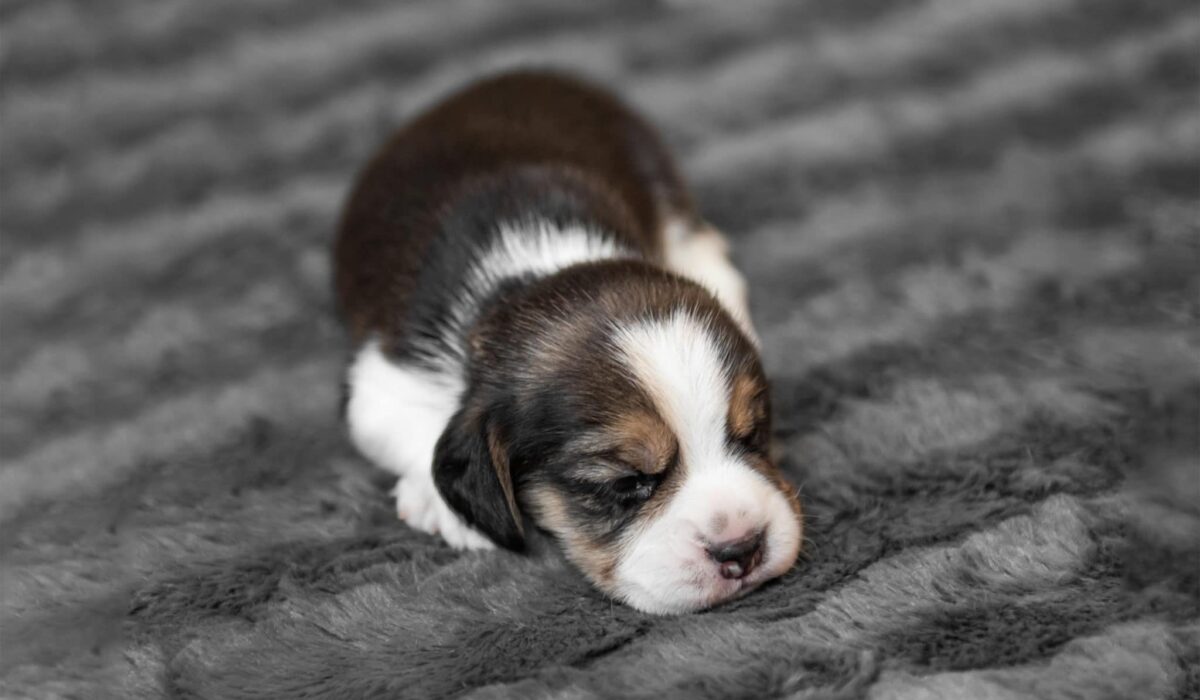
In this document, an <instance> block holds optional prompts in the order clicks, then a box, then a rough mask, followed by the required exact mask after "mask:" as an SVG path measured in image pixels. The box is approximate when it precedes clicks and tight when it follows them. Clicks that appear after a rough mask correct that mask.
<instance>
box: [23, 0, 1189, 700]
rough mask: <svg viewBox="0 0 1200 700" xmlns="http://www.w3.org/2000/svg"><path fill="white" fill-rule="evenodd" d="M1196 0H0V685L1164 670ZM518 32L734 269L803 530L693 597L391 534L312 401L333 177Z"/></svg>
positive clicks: (618, 686)
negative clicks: (647, 141)
mask: <svg viewBox="0 0 1200 700" xmlns="http://www.w3.org/2000/svg"><path fill="white" fill-rule="evenodd" d="M1197 9H1198V8H1197V7H1196V6H1195V4H1194V3H1192V2H1188V1H1187V0H1086V1H1084V0H903V1H900V2H897V1H892V2H883V1H882V0H856V1H853V2H849V1H847V0H747V1H746V2H717V1H716V0H711V1H703V0H694V1H685V0H679V1H678V2H672V3H666V4H655V3H650V2H643V1H639V0H624V1H621V2H579V3H567V2H557V1H555V0H521V1H519V2H512V1H510V2H504V3H499V2H491V1H489V0H438V1H436V2H435V1H432V0H431V1H429V2H420V3H415V2H408V3H396V2H385V1H383V0H341V1H340V2H319V1H317V0H264V1H261V2H244V1H243V0H206V1H205V2H163V1H162V0H109V1H108V2H103V3H101V2H68V1H66V0H2V1H0V27H2V32H3V40H2V41H0V80H2V81H3V85H2V91H0V157H2V158H3V164H2V172H0V178H2V187H0V233H2V236H3V238H2V244H0V328H2V329H3V330H2V333H3V342H2V343H0V382H2V386H0V402H2V408H3V411H2V413H0V443H2V445H3V466H2V467H0V563H2V571H0V576H2V581H0V583H2V589H3V615H2V619H0V636H2V646H3V649H2V650H0V694H2V695H4V696H5V697H25V696H29V697H81V698H103V697H122V698H136V697H160V696H171V697H182V698H250V697H280V698H301V697H304V698H335V697H336V698H355V697H379V698H385V697H386V698H392V697H412V698H434V697H445V696H460V695H461V696H468V697H474V698H504V697H510V698H550V697H564V698H607V697H646V698H662V697H671V698H728V697H744V698H763V697H794V698H857V697H872V698H947V699H957V698H984V697H987V698H1017V697H1025V696H1030V695H1032V696H1036V697H1042V698H1076V697H1087V698H1131V697H1137V698H1173V697H1178V698H1182V697H1197V694H1200V651H1198V650H1200V622H1198V620H1200V591H1198V586H1200V573H1198V570H1200V564H1198V563H1197V562H1198V561H1200V510H1198V509H1197V503H1200V493H1198V490H1200V483H1198V478H1200V477H1198V471H1200V464H1198V463H1197V453H1198V445H1197V426H1198V425H1200V398H1198V397H1200V363H1198V361H1197V359H1196V358H1197V357H1200V330H1198V326H1197V319H1198V316H1200V307H1198V305H1200V273H1198V267H1197V266H1198V264H1200V261H1198V257H1197V256H1198V255H1200V211H1198V209H1197V195H1198V194H1200V110H1198V109H1197V103H1196V95H1197V90H1198V88H1200V12H1197ZM529 64H537V65H551V66H557V67H560V68H564V69H570V70H577V71H579V72H581V73H584V74H586V75H590V76H592V77H593V78H594V79H596V80H599V81H601V82H603V83H605V84H607V85H610V86H612V87H613V88H615V89H616V90H618V91H619V92H620V93H622V94H623V95H625V96H626V97H627V98H628V99H629V100H630V101H631V102H632V103H634V104H635V105H636V106H637V107H638V108H640V109H641V110H642V111H643V112H644V113H646V114H647V115H648V116H649V117H650V118H651V119H652V120H653V121H654V122H656V123H657V124H659V125H660V126H661V127H662V129H663V130H664V131H665V133H666V135H667V138H668V140H669V141H670V143H671V145H672V146H673V147H674V148H675V149H676V151H677V152H678V154H679V157H680V162H681V165H682V166H683V168H684V170H685V171H686V173H687V176H688V178H689V179H690V181H691V182H692V183H693V184H694V186H695V189H696V191H697V195H698V197H697V198H698V200H699V202H700V206H701V208H702V209H703V211H704V212H705V213H706V215H707V216H708V217H709V218H710V219H711V220H712V221H713V222H714V223H715V224H717V225H718V226H720V227H721V228H723V229H724V230H726V231H727V232H728V234H729V236H730V238H731V240H732V242H733V246H734V252H735V255H736V258H737V259H738V262H739V263H740V265H741V266H742V267H743V268H744V269H745V270H746V271H747V273H748V276H749V278H750V281H751V286H752V293H753V304H754V310H755V315H756V319H757V322H758V324H759V327H760V330H761V332H762V336H763V342H764V346H765V354H766V359H767V363H768V365H769V368H770V374H771V377H772V380H773V383H774V391H775V397H776V404H777V413H778V415H779V425H778V430H777V437H778V439H779V440H780V442H781V444H782V446H783V448H784V452H785V453H786V455H787V456H786V461H785V468H786V470H787V471H788V473H789V474H790V475H791V476H792V477H793V478H794V479H795V481H796V483H798V484H800V485H801V487H802V496H803V499H804V501H805V503H806V505H807V515H808V523H807V533H808V536H809V537H810V539H811V541H810V542H809V544H808V546H807V549H806V552H805V554H804V556H803V560H802V562H801V565H800V566H799V567H798V568H796V569H795V570H794V571H793V572H791V573H790V574H788V575H787V576H785V577H784V578H783V579H782V580H781V581H779V582H778V583H776V584H774V585H771V586H768V587H766V588H765V589H763V590H761V591H760V592H758V593H756V594H754V595H752V596H750V597H748V598H746V599H744V600H741V601H739V602H737V603H735V604H732V605H728V606H726V607H723V608H720V609H718V610H714V611H712V612H710V613H706V614H701V615H692V616H686V617H679V618H656V617H649V616H645V615H641V614H638V613H636V612H634V611H632V610H630V609H628V608H625V607H622V606H619V605H614V604H612V603H610V602H609V601H607V600H605V599H603V598H602V597H601V596H600V595H598V594H597V593H595V592H593V591H592V590H591V589H590V588H589V587H588V586H587V585H585V584H584V583H583V582H582V581H581V580H580V579H579V577H578V576H577V575H576V574H574V573H572V571H571V570H570V569H569V568H568V567H566V566H565V565H564V564H562V563H561V562H560V561H558V560H557V559H556V557H555V556H553V555H552V554H543V555H538V556H532V557H519V556H515V555H510V554H506V553H484V554H478V553H470V554H464V553H458V552H454V551H452V550H450V549H448V548H447V547H445V546H444V545H442V544H441V543H440V542H439V541H437V540H435V539H434V538H431V537H429V536H427V535H424V534H418V533H414V532H412V531H410V530H408V529H406V528H405V527H403V526H402V525H401V524H400V523H398V522H397V521H396V519H395V517H394V514H393V511H392V508H391V506H390V505H389V503H388V497H387V493H386V491H387V489H388V487H389V486H390V484H389V483H388V479H387V478H386V477H385V476H383V475H382V474H381V473H380V472H377V471H375V470H374V469H372V468H371V467H369V466H368V465H367V464H366V463H365V462H364V461H363V460H362V459H361V458H359V457H358V456H357V455H356V454H354V452H353V451H352V450H351V449H350V447H349V446H348V443H347V441H346V439H345V437H344V436H343V435H342V432H341V428H340V427H339V424H338V422H337V401H338V393H339V386H338V385H339V371H340V363H341V362H342V360H343V356H344V353H345V351H346V348H345V345H344V341H343V338H342V335H341V332H340V330H339V328H338V325H337V322H336V320H335V319H334V317H333V312H332V309H331V303H330V293H329V285H328V254H327V251H328V247H329V243H330V238H331V235H332V230H333V226H334V221H335V217H336V215H337V211H338V207H339V205H340V200H341V198H342V197H343V195H344V193H345V192H346V189H347V187H348V185H349V183H350V178H351V177H352V175H353V174H354V172H355V171H356V170H357V168H358V167H359V166H360V165H361V163H362V162H363V160H364V158H366V157H367V155H368V154H369V152H370V151H371V150H372V149H373V148H374V147H375V146H376V145H377V144H378V143H379V141H380V139H381V138H383V136H384V135H385V134H386V133H387V132H388V131H389V130H390V129H391V128H393V127H394V126H395V125H397V124H398V123H399V122H401V121H402V120H403V119H404V118H405V117H407V116H408V115H411V114H413V112H414V111H415V110H417V109H419V108H420V107H422V106H423V105H426V104H428V103H430V102H431V101H432V100H434V99H436V98H437V97H438V96H439V95H441V94H443V93H444V92H445V91H447V90H449V89H452V88H454V87H456V86H458V85H460V84H462V83H464V82H465V81H467V80H469V79H470V78H472V77H474V76H477V75H480V74H483V73H486V72H491V71H495V70H498V69H500V68H502V67H507V66H514V65H529Z"/></svg>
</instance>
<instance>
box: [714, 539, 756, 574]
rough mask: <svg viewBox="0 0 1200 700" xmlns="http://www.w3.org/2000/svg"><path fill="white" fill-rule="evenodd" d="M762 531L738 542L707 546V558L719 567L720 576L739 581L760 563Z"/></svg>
mask: <svg viewBox="0 0 1200 700" xmlns="http://www.w3.org/2000/svg"><path fill="white" fill-rule="evenodd" d="M762 545H763V533H762V530H759V531H758V532H755V533H752V534H750V535H749V536H747V537H743V538H741V539H738V540H732V541H725V542H717V543H714V544H711V545H709V546H708V548H707V549H708V556H710V557H711V558H712V560H713V561H715V562H717V564H719V565H720V567H721V576H722V577H724V578H728V579H739V578H744V577H746V576H749V575H750V572H751V571H753V570H754V569H755V567H757V566H758V565H759V564H760V563H762V554H763V546H762Z"/></svg>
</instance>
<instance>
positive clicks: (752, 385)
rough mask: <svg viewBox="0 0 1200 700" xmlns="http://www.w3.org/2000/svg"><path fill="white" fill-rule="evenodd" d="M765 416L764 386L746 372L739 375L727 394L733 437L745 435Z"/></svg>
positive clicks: (730, 427) (752, 430)
mask: <svg viewBox="0 0 1200 700" xmlns="http://www.w3.org/2000/svg"><path fill="white" fill-rule="evenodd" d="M766 417H767V404H766V388H765V387H763V386H762V385H761V384H760V383H759V382H758V380H756V379H755V378H754V377H752V376H750V375H748V374H743V375H739V376H738V377H737V378H736V379H734V380H733V387H732V389H731V391H730V394H729V418H728V420H729V430H730V432H732V433H733V436H734V437H738V438H744V437H747V436H749V435H750V433H752V432H754V428H755V426H756V425H758V423H759V422H760V421H762V420H763V419H764V418H766Z"/></svg>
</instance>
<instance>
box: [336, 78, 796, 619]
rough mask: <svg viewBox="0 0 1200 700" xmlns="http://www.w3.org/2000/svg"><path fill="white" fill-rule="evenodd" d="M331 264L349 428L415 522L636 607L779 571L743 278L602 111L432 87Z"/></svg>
mask: <svg viewBox="0 0 1200 700" xmlns="http://www.w3.org/2000/svg"><path fill="white" fill-rule="evenodd" d="M335 258H336V261H335V263H336V287H337V295H338V299H339V302H340V306H341V310H342V313H343V315H344V316H345V319H346V322H347V324H348V326H349V329H350V332H351V335H352V338H353V340H354V343H355V348H356V351H355V357H354V359H353V361H352V363H351V366H350V368H349V373H348V392H349V394H348V397H347V406H346V419H347V423H348V426H349V432H350V435H351V437H352V439H353V441H354V442H355V444H356V445H357V446H358V448H359V449H360V450H361V452H362V453H363V454H364V455H366V456H367V457H368V458H370V459H371V460H372V461H374V462H375V463H377V464H378V465H379V466H381V467H383V468H384V469H387V470H389V471H391V472H393V473H395V474H397V475H398V476H399V477H400V479H399V481H398V483H397V484H396V488H395V497H396V507H397V512H398V514H399V516H400V518H401V519H403V520H404V521H405V522H407V523H408V524H409V525H410V526H412V527H415V528H418V529H420V530H424V531H426V532H431V533H440V534H441V536H442V537H443V538H445V540H446V541H447V542H448V543H450V544H451V545H453V546H455V547H460V548H464V547H469V548H486V547H491V546H493V543H496V544H499V545H502V546H504V547H507V548H510V549H517V550H519V549H521V548H522V547H523V546H524V543H525V536H526V528H527V527H528V526H529V525H528V524H527V523H526V520H528V521H529V523H532V525H533V526H536V527H538V528H540V529H542V530H544V531H546V532H548V533H550V534H551V535H552V536H553V537H554V538H555V539H556V540H557V541H558V542H559V543H560V544H561V546H562V547H563V549H564V551H565V553H566V555H567V556H568V558H569V559H570V560H571V561H572V562H574V564H575V565H576V566H578V568H579V569H580V570H581V571H582V572H583V573H584V574H585V575H586V576H587V577H588V578H589V579H590V580H591V581H592V582H593V583H594V584H595V585H596V586H598V587H599V588H600V589H601V590H603V591H605V592H607V593H608V594H610V595H612V596H614V597H615V598H617V599H619V600H622V601H625V602H627V603H628V604H630V605H632V606H633V607H635V608H638V609H640V610H644V611H648V612H655V613H674V612H685V611H691V610H698V609H702V608H705V607H708V606H711V605H714V604H717V603H720V602H722V601H725V600H728V599H730V598H733V597H736V596H738V595H740V594H743V593H745V592H747V591H750V590H752V589H754V588H755V587H757V586H758V585H760V584H761V583H763V582H764V581H767V580H769V579H771V578H774V577H776V576H779V575H780V574H782V573H783V572H785V571H787V570H788V569H789V568H790V567H791V566H792V565H793V563H794V561H795V559H796V555H797V552H798V549H799V547H800V542H801V534H802V529H801V524H800V507H799V504H798V502H797V500H796V497H795V493H794V490H793V489H792V488H791V487H790V486H789V485H788V484H787V483H786V481H785V480H784V479H783V478H782V476H781V475H780V473H779V471H778V469H777V468H776V465H775V464H774V462H773V460H772V458H771V457H770V455H769V454H768V443H769V436H770V419H771V416H770V400H769V395H768V387H767V383H766V378H765V377H764V375H763V370H762V365H761V363H760V360H759V354H758V349H757V339H756V338H755V335H754V331H753V329H752V327H751V325H750V316H749V313H748V309H747V303H746V288H745V283H744V281H743V279H742V277H741V275H740V274H739V273H738V272H737V270H736V269H735V268H734V267H733V266H732V265H731V263H730V261H729V259H728V257H727V251H726V245H725V242H724V239H723V238H722V236H721V235H720V234H719V233H718V232H717V231H715V230H714V229H712V228H711V227H709V226H707V225H705V224H704V223H703V222H701V221H700V220H699V218H698V217H697V215H696V213H695V211H694V210H693V208H692V204H691V200H690V197H689V195H688V193H687V190H686V189H685V187H684V185H683V183H682V180H681V178H680V177H679V175H678V174H677V172H676V170H675V168H674V166H673V165H672V163H671V161H670V159H669V158H668V156H667V154H666V152H665V150H664V148H663V146H662V145H661V143H660V142H659V139H658V137H657V136H656V134H655V133H654V132H653V131H652V130H651V128H650V127H649V126H648V125H646V124H645V123H643V122H642V121H641V120H639V119H638V118H637V117H636V116H634V115H633V114H632V113H631V112H630V111H629V110H628V109H627V108H626V107H625V106H623V105H622V104H621V103H619V102H618V101H617V100H616V99H614V98H613V97H612V96H610V95H608V94H607V93H605V92H603V91H602V90H599V89H598V88H596V87H593V86H590V85H588V84H586V83H582V82H579V81H577V80H574V79H571V78H566V77H563V76H557V75H553V74H546V73H536V72H523V73H513V74H508V75H504V76H500V77H496V78H492V79H488V80H485V81H483V82H480V83H477V84H475V85H473V86H471V87H469V88H467V89H466V90H464V91H462V92H460V93H457V94H455V95H453V96H451V97H450V98H448V99H446V100H445V101H443V102H442V103H440V104H438V105H437V106H435V107H433V108H432V109H431V110H430V111H428V112H426V113H425V114H423V115H422V116H420V117H418V118H417V119H416V120H415V121H413V122H412V123H411V124H410V125H408V126H407V127H406V128H404V129H403V130H401V131H400V132H399V133H398V134H397V135H396V136H395V137H394V138H393V139H392V141H391V142H390V143H388V144H387V145H386V146H385V147H384V148H383V149H382V151H381V152H380V153H379V154H378V155H377V156H376V157H375V158H374V160H373V161H372V162H371V163H370V164H369V166H368V167H367V169H366V171H365V172H364V174H363V175H362V177H361V179H360V180H359V182H358V184H357V186H356V189H355V191H354V192H353V194H352V196H351V198H350V201H349V203H348V205H347V208H346V211H345V214H344V218H343V221H342V225H341V231H340V233H339V237H338V240H337V244H336V250H335Z"/></svg>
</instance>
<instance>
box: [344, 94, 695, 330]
mask: <svg viewBox="0 0 1200 700" xmlns="http://www.w3.org/2000/svg"><path fill="white" fill-rule="evenodd" d="M690 215H691V202H690V199H689V197H688V193H687V190H686V188H685V187H684V185H683V183H682V180H681V178H680V177H679V175H678V173H677V171H676V170H675V168H674V166H673V165H672V163H671V161H670V159H669V157H668V156H667V154H666V151H665V149H664V147H663V146H662V144H661V143H660V141H659V139H658V136H657V135H656V134H655V133H654V131H653V129H651V128H650V127H649V126H648V125H647V124H645V123H644V122H642V121H641V120H640V119H639V118H638V117H636V116H635V115H634V114H633V113H632V112H631V111H630V110H629V109H627V108H626V107H625V106H624V105H623V104H621V103H620V102H619V101H618V100H617V99H615V98H614V97H613V96H611V95H609V94H608V93H607V92H605V91H603V90H601V89H599V88H597V87H594V86H591V85H589V84H587V83H584V82H581V81H579V80H576V79H573V78H569V77H565V76H561V75H556V74H552V73H542V72H519V73H510V74H505V75H501V76H498V77H495V78H491V79H487V80H485V81H482V82H479V83H476V84H474V85H472V86H470V87H468V88H467V89H465V90H463V91H462V92H459V93H457V94H454V95H452V96H450V97H449V98H447V99H446V100H444V101H442V102H440V103H439V104H437V105H435V106H434V107H433V108H432V109H430V110H429V111H427V112H425V113H424V114H422V115H421V116H419V117H417V118H416V119H415V120H414V121H413V122H411V123H410V124H409V125H408V126H407V127H405V128H404V129H402V130H401V131H400V132H399V133H397V134H396V136H395V137H393V138H392V140H391V141H389V142H388V143H387V144H386V145H385V146H384V147H383V149H382V150H381V151H380V152H379V153H378V154H377V155H376V156H375V158H374V159H373V160H372V161H371V162H370V164H369V165H368V166H367V168H366V170H365V171H364V172H363V174H362V176H361V177H360V179H359V181H358V183H357V185H356V187H355V189H354V192H353V194H352V195H351V197H350V200H349V202H348V204H347V207H346V210H345V213H344V215H343V219H342V223H341V230H340V232H339V235H338V241H337V244H336V247H335V261H334V262H335V276H336V280H335V281H336V290H337V294H338V301H339V304H340V307H341V310H342V313H343V315H344V316H345V318H346V320H347V323H348V325H349V327H350V330H351V332H352V334H353V335H354V336H355V338H356V339H361V338H363V337H365V336H366V335H368V334H370V333H373V332H380V333H383V334H385V335H388V336H392V337H396V336H399V335H402V334H404V332H405V331H406V330H407V329H406V328H405V326H406V324H407V323H408V320H409V319H410V318H411V317H412V316H413V312H414V310H419V309H422V308H425V307H428V306H429V303H433V302H435V301H436V299H434V298H430V299H426V300H424V301H425V302H428V303H422V300H421V299H419V298H417V297H420V296H422V295H432V297H437V298H441V297H445V296H450V295H448V294H447V290H445V289H442V290H437V289H429V288H430V287H434V288H436V287H439V286H444V285H449V284H453V281H454V280H457V279H461V278H462V276H463V275H464V274H465V272H466V269H467V267H468V266H469V265H470V264H471V262H472V256H473V254H474V253H475V252H477V251H478V250H480V249H481V248H483V247H486V244H487V242H488V240H487V239H488V237H489V236H492V235H494V234H495V230H496V226H497V224H501V223H513V222H522V221H538V220H543V221H551V222H554V223H558V224H565V223H580V224H585V225H588V226H592V227H598V228H600V229H602V230H604V231H605V232H606V233H609V234H611V235H612V236H614V237H616V238H618V239H619V240H620V241H621V242H622V243H623V244H625V245H627V246H630V247H631V248H633V249H636V250H641V251H642V252H643V253H644V254H645V255H646V256H647V257H648V258H651V259H655V258H658V257H659V256H660V255H661V236H660V228H661V227H662V225H663V222H664V219H665V218H666V217H668V216H690ZM435 306H436V304H435ZM429 311H430V310H429V309H426V312H429ZM437 311H438V309H436V308H433V309H432V312H437Z"/></svg>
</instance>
